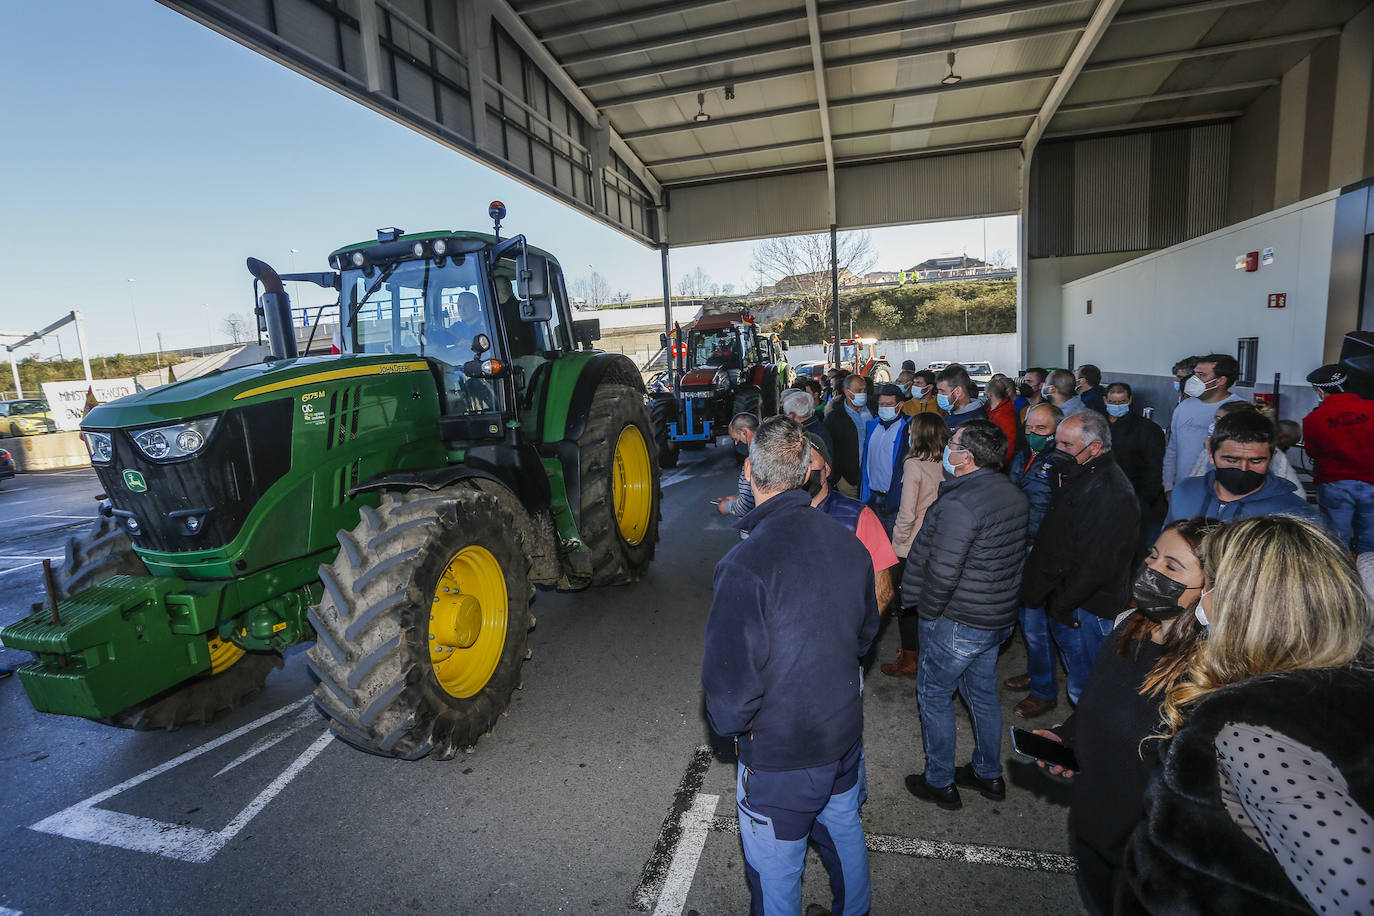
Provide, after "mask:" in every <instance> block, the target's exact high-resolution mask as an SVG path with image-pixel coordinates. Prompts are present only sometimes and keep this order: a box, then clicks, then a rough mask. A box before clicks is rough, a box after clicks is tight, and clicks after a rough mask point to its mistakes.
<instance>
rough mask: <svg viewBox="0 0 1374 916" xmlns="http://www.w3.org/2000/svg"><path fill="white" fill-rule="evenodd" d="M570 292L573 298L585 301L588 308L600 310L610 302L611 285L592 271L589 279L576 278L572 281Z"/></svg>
mask: <svg viewBox="0 0 1374 916" xmlns="http://www.w3.org/2000/svg"><path fill="white" fill-rule="evenodd" d="M572 291H573V295H574V296H579V297H581V298H582V299H585V300H586V301H587V305H588V307H590V308H594V309H596V308H601V306H603V305H606V304H607V303H609V302H610V301H611V284H610V283H608V282H606V278H605V277H603V276H601V274H599V273H597V272H596V271H592V275H591V276H590V277H578V278H577V279H576V280H574V281H573V284H572Z"/></svg>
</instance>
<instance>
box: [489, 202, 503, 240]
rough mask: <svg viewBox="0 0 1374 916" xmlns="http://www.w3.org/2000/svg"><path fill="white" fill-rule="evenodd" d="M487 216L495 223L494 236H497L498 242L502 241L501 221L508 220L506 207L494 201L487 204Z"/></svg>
mask: <svg viewBox="0 0 1374 916" xmlns="http://www.w3.org/2000/svg"><path fill="white" fill-rule="evenodd" d="M487 216H490V217H491V221H492V222H493V223H495V228H494V229H493V230H492V234H493V235H495V236H496V241H498V242H499V241H501V220H503V219H505V218H506V205H505V204H503V203H501V201H499V200H493V201H492V202H491V203H489V204H487Z"/></svg>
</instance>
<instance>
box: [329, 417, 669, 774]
mask: <svg viewBox="0 0 1374 916" xmlns="http://www.w3.org/2000/svg"><path fill="white" fill-rule="evenodd" d="M636 399H637V400H638V395H636ZM640 403H642V400H641V401H640ZM520 528H521V525H520V520H518V519H517V518H515V516H514V515H513V514H512V512H511V510H509V509H508V508H506V506H504V505H502V503H501V501H500V500H499V499H498V498H497V497H496V496H494V495H492V494H490V493H483V492H481V491H479V490H477V489H475V488H474V487H471V486H469V485H467V484H461V483H460V484H456V485H454V486H450V487H446V488H444V489H441V490H433V491H431V490H425V489H418V488H417V489H415V490H410V491H407V492H405V493H403V494H396V493H386V494H384V495H383V496H382V501H381V505H380V506H378V507H377V508H376V509H373V508H371V507H364V508H363V510H362V518H361V520H360V521H359V523H358V526H357V527H356V528H354V529H353V530H352V531H351V532H350V531H340V532H339V546H340V548H341V549H340V550H339V555H338V557H337V558H336V559H335V561H334V562H333V563H332V564H330V565H328V566H321V567H320V579H321V581H322V582H323V583H324V599H323V600H322V601H321V602H320V604H319V605H318V606H317V607H315V608H312V609H311V610H310V622H311V624H312V625H314V627H315V632H316V635H317V637H318V639H317V641H316V643H315V645H314V646H312V647H311V648H310V649H309V650H308V651H307V652H306V660H307V662H308V663H309V665H310V670H311V671H312V672H313V673H314V674H315V676H316V677H317V678H318V679H319V683H318V685H317V686H316V687H315V705H316V707H317V708H318V709H319V710H320V712H321V713H323V715H324V716H325V718H327V719H328V720H329V721H330V725H331V726H332V728H333V730H334V733H335V734H336V735H337V736H338V737H339V738H341V739H342V740H344V741H345V742H347V743H348V744H351V745H353V746H354V747H356V748H359V749H361V750H364V751H367V752H369V753H372V754H378V755H382V756H388V757H400V758H403V759H406V760H418V759H419V758H421V757H424V756H426V755H429V754H433V755H435V756H436V757H438V758H440V759H444V760H446V759H448V758H450V757H452V756H453V755H454V753H455V752H457V751H458V750H459V749H463V748H469V747H471V746H472V745H474V744H476V743H477V739H478V738H480V737H481V736H482V735H484V734H486V733H488V732H490V731H491V730H492V728H493V727H494V726H495V724H496V720H497V719H498V718H499V717H500V716H501V714H502V713H504V712H505V711H506V709H507V708H508V707H509V705H510V698H511V693H512V692H513V691H514V690H515V688H516V686H517V685H518V684H519V680H520V666H521V665H522V664H523V663H524V660H525V655H526V650H525V643H526V638H527V633H528V631H529V628H530V626H531V617H530V608H529V602H530V594H531V591H532V589H531V587H530V584H529V572H528V567H529V563H528V560H527V558H526V556H525V548H524V543H523V539H522V537H521V535H520V533H519V532H520ZM469 548H481V549H483V550H485V551H487V552H489V554H490V557H491V558H493V559H494V560H495V563H496V564H497V566H498V567H499V580H500V582H501V583H502V584H503V586H504V594H505V597H506V601H505V606H504V608H501V607H499V606H498V607H492V606H491V605H490V604H488V605H483V607H482V611H483V614H484V615H486V614H488V613H492V614H494V615H495V621H496V623H495V626H496V627H499V624H500V623H501V622H504V624H505V631H504V634H498V635H495V636H493V637H491V638H494V639H496V640H498V642H496V643H484V644H482V646H483V648H481V649H479V650H478V652H477V655H478V656H481V658H475V659H474V661H475V662H476V663H478V664H480V663H481V660H482V658H486V659H487V660H488V661H489V660H490V658H491V656H492V655H494V654H495V652H497V651H499V658H498V659H497V660H496V664H495V668H494V670H492V672H491V674H490V676H488V677H487V678H486V680H485V682H483V683H481V685H480V687H479V688H478V689H476V690H475V691H474V692H472V693H470V694H469V695H467V696H462V697H459V696H455V695H454V694H452V693H450V692H449V691H448V690H447V689H445V687H444V685H443V684H442V683H441V682H440V675H439V673H438V671H436V666H435V662H434V661H432V660H431V651H430V646H431V643H432V638H433V636H434V634H433V633H431V630H430V623H431V621H432V620H433V619H434V618H433V617H432V616H431V614H432V613H433V611H432V608H433V606H434V605H435V604H437V602H438V601H439V597H440V593H439V591H438V589H439V588H440V581H441V579H442V578H443V576H444V573H445V570H446V569H448V568H449V564H450V561H452V560H454V559H455V558H457V557H458V556H459V554H460V553H461V552H463V551H464V550H468V549H469ZM466 587H467V584H466V583H465V588H466ZM463 593H464V594H468V593H469V592H466V591H465V592H463ZM496 604H499V602H496ZM502 613H504V621H502V619H501V615H502ZM480 632H481V633H482V634H483V636H486V635H487V634H493V633H497V630H496V629H495V628H493V624H492V618H490V617H486V616H484V617H483V623H482V629H481V631H480ZM477 640H478V643H481V637H477ZM478 643H474V644H473V645H474V647H475V646H476V645H477V644H478ZM437 645H440V646H441V647H442V645H443V643H442V641H440V642H439V643H437ZM450 649H451V650H452V651H456V652H464V651H466V650H464V649H462V648H454V647H450ZM483 652H490V653H491V654H490V655H486V656H482V653H483ZM455 661H457V662H460V663H461V664H460V668H461V667H462V665H465V664H467V661H468V659H467V658H465V657H463V656H460V655H455V656H451V657H450V659H449V660H447V661H445V662H442V663H441V665H440V667H441V668H443V669H444V670H446V671H448V672H449V673H450V674H451V673H453V672H452V669H449V668H448V666H449V665H451V664H453V662H455Z"/></svg>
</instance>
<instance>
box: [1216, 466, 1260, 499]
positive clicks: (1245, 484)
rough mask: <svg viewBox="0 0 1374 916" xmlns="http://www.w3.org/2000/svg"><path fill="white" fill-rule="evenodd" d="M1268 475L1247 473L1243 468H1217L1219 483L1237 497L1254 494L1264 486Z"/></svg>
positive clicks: (1256, 472)
mask: <svg viewBox="0 0 1374 916" xmlns="http://www.w3.org/2000/svg"><path fill="white" fill-rule="evenodd" d="M1265 476H1266V475H1264V474H1261V473H1260V472H1259V471H1246V470H1242V469H1241V468H1217V469H1216V479H1217V483H1219V484H1221V485H1222V486H1223V487H1225V488H1226V489H1227V490H1229V491H1230V492H1232V493H1234V494H1236V495H1237V496H1244V495H1245V494H1247V493H1253V492H1254V491H1255V490H1258V489H1259V488H1260V487H1261V486H1263V485H1264V478H1265Z"/></svg>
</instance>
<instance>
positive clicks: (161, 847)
mask: <svg viewBox="0 0 1374 916" xmlns="http://www.w3.org/2000/svg"><path fill="white" fill-rule="evenodd" d="M310 701H311V697H310V696H304V697H301V698H300V699H299V700H297V701H296V702H294V703H290V704H288V705H286V706H283V707H282V708H281V709H278V710H276V711H274V712H270V713H268V714H267V715H265V716H262V717H261V718H258V719H255V720H254V721H252V722H249V723H248V724H247V725H244V726H241V727H240V728H236V729H234V730H233V731H231V732H229V733H228V734H226V735H221V736H220V737H218V738H216V739H215V740H213V741H210V742H207V743H206V744H202V745H201V746H200V747H197V748H193V749H192V750H189V751H187V752H186V753H184V754H182V755H180V756H178V757H173V758H172V759H171V760H168V761H167V762H166V763H162V764H159V765H158V766H155V767H153V768H152V769H150V770H146V771H144V772H142V773H140V774H138V775H137V776H134V777H132V778H130V779H126V780H125V781H124V782H121V783H120V784H119V785H117V786H113V787H111V788H109V789H106V790H105V791H103V792H98V793H96V794H95V795H92V796H91V797H90V798H86V799H82V800H81V801H79V802H77V803H76V804H74V805H72V806H71V807H69V808H65V809H63V810H62V811H59V812H57V813H56V814H54V815H51V816H49V817H46V818H44V819H43V820H41V821H39V822H38V823H36V824H31V825H30V829H31V830H37V831H39V832H40V833H50V834H53V835H56V836H62V837H66V838H68V839H72V840H85V841H86V842H90V843H100V844H102V845H105V846H117V847H119V848H121V849H128V850H132V851H134V852H146V853H150V854H152V855H158V856H164V857H166V858H169V859H177V860H180V861H182V862H196V863H203V862H208V861H210V859H212V858H214V856H215V854H216V853H218V852H219V851H220V850H221V849H223V848H224V847H225V846H226V845H227V844H228V843H229V841H230V840H232V839H233V838H234V837H235V836H237V835H238V833H239V832H240V831H241V830H243V828H244V827H246V826H247V825H248V822H249V821H251V820H252V819H253V818H254V817H256V816H257V815H258V814H259V812H261V811H262V809H263V808H265V807H267V805H268V803H269V802H271V801H272V799H274V798H276V797H277V796H278V795H280V794H281V792H282V790H283V789H285V788H286V787H287V785H289V784H290V782H291V780H293V779H295V778H296V777H297V776H299V775H300V773H301V771H302V770H304V769H305V768H306V766H308V765H309V764H310V762H311V761H312V760H314V759H315V758H316V757H318V756H319V755H320V754H321V753H323V751H324V749H325V748H327V747H328V746H329V744H330V742H332V741H333V740H334V733H333V732H332V731H328V730H326V731H325V732H324V733H322V734H321V735H320V736H319V737H318V738H316V739H315V741H314V742H313V743H311V745H310V746H309V747H308V748H306V749H305V750H304V751H303V752H302V753H301V754H300V755H299V756H298V757H296V759H295V760H293V761H291V763H290V764H289V765H287V767H286V769H284V770H283V771H282V772H281V773H279V774H278V775H277V776H276V778H275V779H273V780H272V781H271V782H270V783H269V784H268V785H267V786H266V787H265V788H264V789H262V790H261V791H260V792H258V794H257V795H256V796H254V797H253V799H252V801H250V802H249V803H248V804H247V805H245V806H244V807H243V809H242V810H240V811H239V813H238V814H236V815H234V817H233V818H232V819H231V820H230V821H229V823H228V824H226V825H225V826H224V827H223V828H222V829H220V830H206V829H203V828H200V827H191V826H188V825H185V824H176V823H169V822H166V821H158V820H154V819H152V818H148V817H139V816H137V815H133V814H125V813H124V812H121V811H111V810H109V809H108V808H100V807H97V806H98V805H99V804H100V803H101V802H104V801H106V800H108V799H110V798H113V797H114V796H116V795H119V794H120V793H122V792H127V791H128V790H129V789H132V788H134V787H135V786H138V785H142V784H143V783H145V782H147V781H148V780H150V779H154V778H156V777H158V776H161V775H162V774H163V773H166V772H167V771H168V770H171V769H173V768H175V767H179V766H181V765H182V764H183V763H186V762H188V761H190V760H194V759H195V758H197V757H200V756H201V755H203V754H208V753H209V752H210V751H213V750H215V749H216V748H218V747H220V746H222V745H224V744H228V743H229V742H230V741H233V740H235V739H237V738H241V737H243V736H244V735H247V734H249V733H250V732H253V731H255V730H256V729H259V728H262V727H263V726H265V725H269V724H271V723H272V722H275V721H276V720H278V719H280V718H281V717H283V716H285V715H287V714H288V713H291V712H294V711H296V710H298V709H300V708H301V707H303V706H305V705H306V704H307V703H309V702H310ZM317 721H318V720H317ZM320 724H321V725H323V722H321V723H320ZM302 727H304V726H302ZM294 730H299V729H294ZM283 737H284V736H283ZM274 743H275V742H274ZM266 749H267V748H266V747H262V748H260V749H259V750H258V751H257V753H261V751H263V750H266ZM245 759H246V758H245ZM239 762H241V761H239ZM220 772H224V771H223V770H221V771H220Z"/></svg>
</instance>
